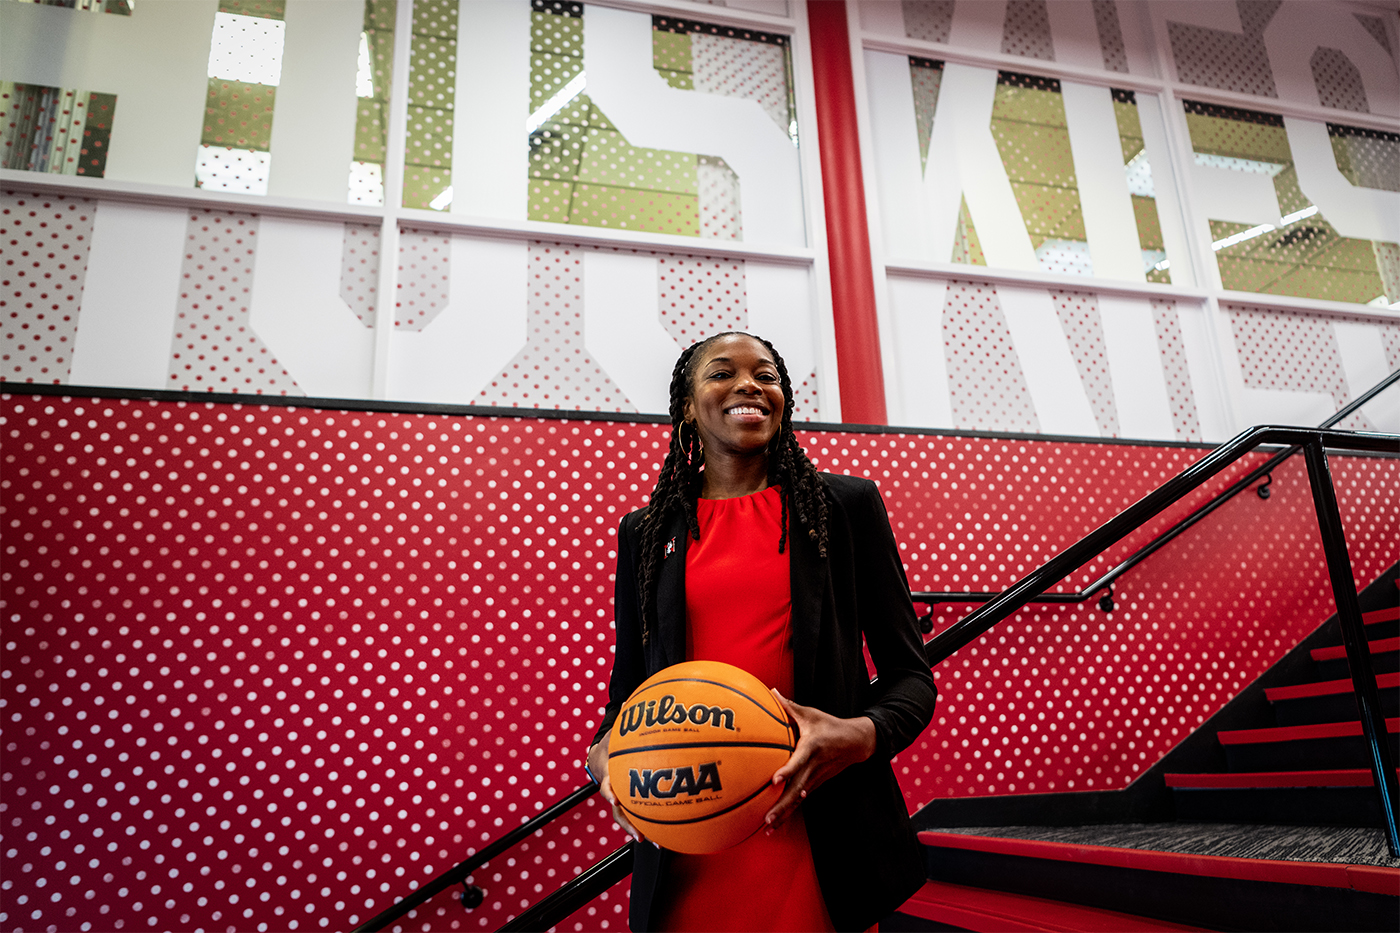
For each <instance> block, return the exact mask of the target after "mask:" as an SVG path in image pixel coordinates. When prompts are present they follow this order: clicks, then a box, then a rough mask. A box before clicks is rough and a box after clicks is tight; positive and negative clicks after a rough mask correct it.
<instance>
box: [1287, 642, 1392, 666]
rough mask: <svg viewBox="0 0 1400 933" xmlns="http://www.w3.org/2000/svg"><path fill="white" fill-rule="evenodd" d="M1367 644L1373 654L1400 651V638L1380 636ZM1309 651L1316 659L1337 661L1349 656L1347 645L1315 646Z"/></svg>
mask: <svg viewBox="0 0 1400 933" xmlns="http://www.w3.org/2000/svg"><path fill="white" fill-rule="evenodd" d="M1367 644H1368V645H1370V646H1371V653H1372V654H1381V653H1383V652H1386V651H1400V638H1380V639H1377V640H1376V641H1371V642H1367ZM1309 653H1310V654H1311V655H1312V659H1313V660H1314V661H1335V660H1337V659H1338V658H1344V657H1346V656H1347V648H1346V645H1333V646H1332V647H1330V648H1314V649H1313V650H1312V651H1311V652H1309Z"/></svg>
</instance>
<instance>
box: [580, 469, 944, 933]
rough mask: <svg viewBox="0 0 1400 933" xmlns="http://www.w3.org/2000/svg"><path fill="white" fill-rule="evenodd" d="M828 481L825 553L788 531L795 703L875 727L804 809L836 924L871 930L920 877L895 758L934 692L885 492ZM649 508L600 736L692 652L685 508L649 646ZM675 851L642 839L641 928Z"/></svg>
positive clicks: (631, 571) (620, 573)
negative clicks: (854, 761) (857, 757)
mask: <svg viewBox="0 0 1400 933" xmlns="http://www.w3.org/2000/svg"><path fill="white" fill-rule="evenodd" d="M822 477H823V479H824V480H825V482H826V488H827V503H828V506H829V511H830V518H829V524H828V542H827V557H826V559H825V560H823V559H822V558H821V557H820V555H819V554H818V552H817V546H816V543H815V542H814V541H812V540H811V539H810V538H809V537H808V536H807V534H806V533H805V531H803V530H802V529H800V528H797V529H794V533H792V534H790V535H789V537H788V541H789V548H790V551H791V575H792V640H793V666H794V668H795V670H794V675H795V676H794V691H793V692H794V696H793V699H794V700H795V701H796V702H798V703H801V704H803V705H804V706H814V707H817V708H818V709H821V710H824V711H826V712H828V713H830V714H831V715H833V716H840V717H845V718H849V717H853V716H859V715H866V716H869V717H870V718H871V720H873V721H874V723H875V735H876V751H875V754H874V755H872V756H871V757H870V759H869V760H867V761H865V762H862V763H861V764H858V765H853V766H852V767H850V768H847V769H846V770H845V771H843V772H842V773H841V774H839V775H837V776H836V777H835V778H833V779H831V780H830V781H828V782H827V783H825V784H823V785H822V786H821V787H819V788H817V789H816V790H815V791H812V792H811V794H810V795H809V796H808V797H807V799H806V800H805V801H804V802H803V804H802V806H803V814H804V818H805V820H806V823H807V835H808V838H809V839H810V840H811V845H812V860H813V862H814V863H815V866H816V872H817V880H818V882H819V883H820V885H821V890H822V896H823V898H824V899H825V901H826V908H827V912H828V913H829V914H830V915H831V919H832V922H833V923H834V924H835V925H836V928H837V929H838V930H865V929H868V928H869V927H870V926H871V925H872V924H874V923H877V922H878V921H879V920H881V919H882V918H883V917H885V916H887V915H888V914H890V913H891V912H892V911H894V910H896V909H897V908H898V907H899V906H900V905H901V904H903V903H904V901H906V900H907V899H908V898H909V897H910V896H911V895H912V894H913V893H914V892H915V891H917V890H918V889H919V887H920V886H921V885H922V884H923V882H924V878H925V874H924V868H923V859H922V857H921V855H920V851H919V845H918V839H917V838H916V836H915V833H914V830H913V828H912V826H911V825H910V822H909V811H908V808H907V807H906V805H905V803H904V797H903V794H902V793H901V792H900V789H899V785H898V783H897V782H896V781H895V776H894V771H893V770H892V769H891V767H890V758H891V757H892V756H893V755H895V754H896V753H897V752H899V751H901V750H902V749H904V748H905V747H906V746H908V745H909V744H910V743H911V742H913V741H914V740H915V739H916V738H918V736H919V735H920V734H921V733H922V732H923V730H924V727H926V726H927V725H928V723H929V720H930V719H931V718H932V717H933V706H934V701H935V699H936V698H937V690H936V689H935V688H934V684H933V677H932V676H931V675H930V673H929V668H928V661H927V659H926V658H925V656H924V651H923V643H922V639H921V638H920V636H919V633H918V627H917V623H916V620H915V616H914V607H913V604H912V603H911V602H910V600H909V583H908V580H907V579H906V577H905V576H904V564H903V562H902V561H901V560H900V557H899V549H898V547H897V546H896V545H895V540H894V534H893V532H891V530H890V522H889V516H888V515H887V514H886V512H885V505H884V502H883V501H882V500H881V498H880V493H879V490H878V489H877V488H876V487H875V484H874V483H872V482H870V481H869V480H865V479H859V478H856V477H851V476H838V475H835V474H830V473H824V474H822ZM644 511H645V510H643V509H639V510H638V511H635V512H632V513H631V514H630V515H627V516H626V517H625V518H623V520H622V526H621V528H620V530H619V533H618V548H617V579H616V583H615V590H614V606H613V611H614V618H615V620H616V628H617V654H616V656H615V658H614V659H613V672H612V679H611V681H610V682H609V684H608V705H607V707H606V709H605V711H604V715H603V722H602V725H601V726H600V727H599V729H598V732H597V735H596V736H595V737H594V742H597V741H598V740H599V739H601V738H602V737H603V735H605V734H606V733H607V731H608V730H609V729H611V728H612V724H613V720H614V719H616V718H617V714H618V711H619V710H620V709H621V708H622V705H623V703H624V701H626V699H627V697H628V696H630V695H631V693H632V691H633V690H634V689H636V687H637V686H638V685H639V684H640V683H641V682H642V681H643V680H645V679H646V678H647V677H650V676H651V675H652V674H654V673H656V672H657V671H659V670H661V669H662V668H665V667H668V666H670V665H672V664H676V663H679V662H681V661H684V660H685V622H686V615H685V555H686V544H687V542H688V540H689V535H688V533H687V530H686V524H685V519H684V516H680V515H678V516H676V517H675V519H674V521H673V522H672V526H671V528H670V529H668V534H667V538H668V539H669V538H674V539H675V543H676V547H675V551H674V553H672V554H670V555H669V556H668V557H666V558H665V559H664V560H663V561H662V565H661V575H660V579H659V581H658V587H657V615H658V625H659V632H658V633H657V636H658V637H654V638H652V639H650V641H649V643H648V644H647V645H645V646H643V644H642V637H641V611H640V610H641V594H640V592H639V591H638V586H637V573H636V571H637V565H636V555H637V545H638V524H639V522H640V519H641V516H642V515H643V513H644ZM776 544H777V542H774V546H776ZM862 636H863V637H864V640H865V643H866V645H868V646H869V649H870V655H871V657H872V659H873V660H874V662H875V666H876V670H877V671H878V674H879V677H878V679H877V682H876V683H874V684H871V683H870V680H869V677H868V674H867V672H866V666H865V658H864V655H863V653H862V650H861V641H862ZM670 854H671V853H669V852H668V851H666V850H662V849H658V848H656V847H655V846H654V845H652V844H650V843H642V844H641V845H639V846H638V847H637V852H636V859H635V861H634V868H633V872H632V907H631V916H630V918H629V923H630V925H631V927H632V929H633V930H638V931H641V930H650V929H652V928H653V927H654V924H655V922H656V913H655V910H654V908H655V907H656V906H657V898H656V892H657V890H658V889H659V887H660V885H661V884H662V883H663V879H664V877H665V872H666V866H667V865H668V863H669V860H670ZM775 880H777V879H775Z"/></svg>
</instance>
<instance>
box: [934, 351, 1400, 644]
mask: <svg viewBox="0 0 1400 933" xmlns="http://www.w3.org/2000/svg"><path fill="white" fill-rule="evenodd" d="M1396 382H1400V369H1397V370H1396V371H1395V372H1393V373H1391V374H1390V375H1388V376H1386V377H1385V378H1384V379H1382V380H1381V381H1380V382H1378V383H1376V384H1375V385H1373V386H1371V388H1369V389H1367V390H1366V391H1365V392H1364V393H1362V394H1361V395H1360V396H1358V397H1357V398H1356V399H1354V400H1353V401H1352V402H1350V403H1349V404H1348V405H1347V406H1346V407H1344V408H1342V409H1341V410H1340V411H1338V412H1336V413H1335V414H1333V415H1331V416H1330V417H1328V418H1327V419H1326V420H1325V421H1323V422H1322V423H1321V424H1319V425H1318V427H1319V428H1330V427H1332V426H1334V425H1338V424H1341V423H1342V422H1343V421H1345V420H1347V418H1350V417H1351V416H1352V415H1353V414H1355V413H1356V412H1357V411H1359V410H1360V409H1361V407H1362V406H1363V405H1365V404H1366V403H1368V402H1369V401H1371V399H1373V398H1375V397H1376V396H1377V395H1380V394H1381V393H1382V392H1384V391H1385V390H1386V389H1388V388H1390V387H1391V386H1392V385H1394V384H1395V383H1396ZM1300 449H1301V448H1299V447H1297V446H1290V447H1286V448H1284V449H1283V450H1281V451H1279V452H1278V453H1276V454H1274V455H1273V456H1272V457H1270V458H1269V459H1268V460H1266V461H1264V463H1263V464H1261V465H1260V466H1258V467H1255V468H1254V469H1253V470H1250V471H1249V472H1248V473H1247V474H1245V476H1244V477H1243V478H1242V479H1239V480H1236V481H1235V482H1234V483H1232V484H1231V485H1230V486H1229V487H1227V488H1226V489H1225V490H1224V491H1223V492H1221V493H1219V494H1217V495H1215V496H1213V497H1212V498H1211V499H1210V501H1208V502H1205V503H1203V504H1202V505H1200V506H1198V507H1197V508H1196V509H1195V510H1193V511H1192V512H1191V513H1190V514H1189V515H1187V516H1186V517H1185V518H1183V519H1181V520H1180V521H1178V522H1177V523H1176V524H1174V525H1172V526H1171V527H1170V528H1168V529H1167V530H1165V531H1163V532H1162V533H1161V534H1159V535H1157V536H1156V537H1155V538H1153V539H1152V540H1151V541H1149V542H1147V543H1146V544H1144V545H1143V546H1142V547H1140V548H1138V549H1137V550H1136V551H1134V552H1133V553H1132V554H1130V555H1129V556H1127V557H1125V558H1124V559H1123V560H1122V561H1120V562H1119V563H1118V564H1117V566H1115V567H1113V568H1112V569H1110V570H1108V571H1107V572H1106V573H1104V574H1103V575H1101V576H1100V577H1098V578H1097V579H1096V580H1094V581H1093V582H1092V583H1089V584H1087V585H1086V586H1084V587H1083V588H1082V589H1080V590H1078V591H1077V592H1072V593H1042V594H1040V595H1039V596H1037V597H1036V598H1035V599H1033V600H1031V602H1034V603H1046V604H1056V603H1059V604H1064V603H1083V602H1085V601H1087V600H1088V599H1090V598H1091V597H1093V596H1094V595H1096V594H1099V593H1103V594H1104V595H1103V596H1102V597H1101V598H1100V599H1099V608H1100V609H1102V610H1103V611H1104V612H1112V611H1113V609H1114V603H1113V583H1114V581H1116V580H1117V579H1118V578H1119V577H1121V576H1122V575H1123V574H1125V573H1127V572H1128V571H1129V570H1132V569H1133V568H1134V567H1136V566H1137V565H1138V564H1140V563H1142V562H1143V561H1145V560H1147V558H1149V557H1151V556H1152V555H1153V554H1155V553H1157V552H1158V551H1160V550H1161V549H1162V548H1164V547H1166V546H1167V545H1168V544H1170V543H1171V542H1172V541H1173V540H1175V539H1176V538H1178V537H1180V536H1181V535H1182V534H1183V533H1185V532H1186V531H1188V530H1189V529H1191V528H1192V527H1193V526H1195V525H1196V524H1197V523H1199V522H1200V521H1201V519H1203V518H1205V517H1206V516H1207V515H1209V514H1211V513H1212V512H1214V511H1215V510H1216V509H1218V508H1220V507H1221V506H1222V505H1224V504H1225V503H1227V502H1229V501H1230V500H1231V499H1233V498H1234V497H1235V496H1237V495H1239V494H1240V493H1242V492H1244V491H1245V490H1246V489H1248V488H1249V487H1250V486H1253V485H1254V484H1255V483H1256V482H1258V481H1259V480H1261V479H1263V478H1264V477H1266V476H1267V477H1269V482H1268V483H1264V484H1263V485H1261V486H1260V487H1259V495H1260V497H1261V498H1264V499H1267V498H1268V497H1269V492H1268V490H1269V483H1272V482H1273V471H1274V470H1276V469H1278V467H1279V465H1280V464H1282V463H1283V462H1284V461H1285V460H1288V459H1289V458H1290V457H1292V456H1293V455H1294V454H1296V453H1297V452H1298V451H1299V450H1300ZM999 595H1000V593H996V592H990V591H982V592H977V591H972V590H969V591H965V592H958V591H945V592H932V591H921V592H914V593H910V594H909V596H910V598H911V599H913V600H914V601H915V602H921V603H928V604H929V613H928V615H926V616H923V617H922V618H921V619H920V620H919V621H920V623H921V625H922V626H923V630H924V634H925V635H927V634H929V633H931V632H932V631H933V607H934V606H936V605H938V604H940V603H986V602H991V601H992V600H993V599H995V598H996V597H997V596H999Z"/></svg>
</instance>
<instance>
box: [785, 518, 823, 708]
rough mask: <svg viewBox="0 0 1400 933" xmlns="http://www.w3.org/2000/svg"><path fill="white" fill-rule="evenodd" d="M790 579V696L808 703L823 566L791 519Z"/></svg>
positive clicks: (812, 544) (818, 631)
mask: <svg viewBox="0 0 1400 933" xmlns="http://www.w3.org/2000/svg"><path fill="white" fill-rule="evenodd" d="M788 548H789V551H790V553H791V557H790V563H789V568H790V569H789V574H790V576H791V580H792V666H793V672H792V673H793V697H792V698H793V699H794V700H796V701H797V702H798V703H802V704H805V705H810V701H811V698H812V696H813V687H814V684H813V679H814V677H815V676H816V664H817V640H818V638H819V637H820V635H821V622H822V602H823V600H824V598H825V596H826V586H827V565H826V561H825V560H823V559H822V557H821V554H820V553H818V551H817V545H816V542H815V541H813V540H812V539H811V538H809V537H808V536H807V532H806V530H805V529H803V528H801V527H800V526H798V524H797V522H796V520H795V519H792V528H791V530H790V531H789V532H788Z"/></svg>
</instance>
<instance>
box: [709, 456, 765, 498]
mask: <svg viewBox="0 0 1400 933" xmlns="http://www.w3.org/2000/svg"><path fill="white" fill-rule="evenodd" d="M701 477H702V479H703V482H702V483H701V486H700V497H701V498H702V499H737V498H739V497H740V496H748V495H752V494H753V493H756V492H762V491H763V490H765V489H767V488H768V455H767V453H766V452H765V453H762V454H761V455H759V456H754V457H734V456H730V455H723V454H717V455H711V454H708V453H707V454H706V456H705V470H704V472H703V473H701Z"/></svg>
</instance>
